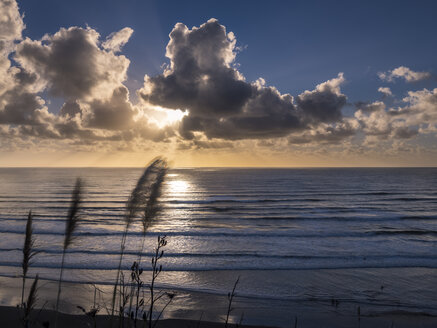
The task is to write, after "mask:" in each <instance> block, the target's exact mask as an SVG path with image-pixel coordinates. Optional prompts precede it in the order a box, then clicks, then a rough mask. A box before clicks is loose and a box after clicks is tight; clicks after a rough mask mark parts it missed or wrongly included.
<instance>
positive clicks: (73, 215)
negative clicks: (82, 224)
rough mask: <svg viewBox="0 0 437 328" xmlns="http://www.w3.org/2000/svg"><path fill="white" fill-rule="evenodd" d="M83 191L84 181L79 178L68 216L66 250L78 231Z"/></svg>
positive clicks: (65, 239)
mask: <svg viewBox="0 0 437 328" xmlns="http://www.w3.org/2000/svg"><path fill="white" fill-rule="evenodd" d="M81 189H82V181H81V180H80V179H79V178H78V179H77V180H76V185H75V187H74V190H73V194H72V197H71V205H70V208H69V209H68V216H67V221H66V225H65V236H64V249H67V248H68V246H70V244H71V242H72V240H73V232H74V230H76V227H77V224H78V222H79V215H78V212H79V208H80V203H81Z"/></svg>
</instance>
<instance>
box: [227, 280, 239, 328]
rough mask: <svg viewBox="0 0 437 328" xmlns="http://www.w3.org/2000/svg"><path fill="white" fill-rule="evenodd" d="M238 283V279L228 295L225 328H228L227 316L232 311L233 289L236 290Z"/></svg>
mask: <svg viewBox="0 0 437 328" xmlns="http://www.w3.org/2000/svg"><path fill="white" fill-rule="evenodd" d="M239 281H240V277H238V278H237V280H236V281H235V284H234V288H232V292H231V293H228V301H229V302H228V312H227V314H226V321H225V328H227V327H228V322H229V315H230V314H231V311H232V310H233V309H232V301H233V300H234V297H235V289H236V288H237V285H238V282H239Z"/></svg>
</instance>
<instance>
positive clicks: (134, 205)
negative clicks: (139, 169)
mask: <svg viewBox="0 0 437 328" xmlns="http://www.w3.org/2000/svg"><path fill="white" fill-rule="evenodd" d="M165 165H166V164H165V161H164V160H163V159H161V158H156V159H154V160H153V161H152V162H151V163H150V165H149V166H148V167H147V168H146V169H145V170H144V173H143V174H142V175H141V177H140V178H139V179H138V181H137V184H136V186H135V188H134V189H133V190H132V193H131V195H130V197H129V199H128V201H127V203H126V213H125V216H124V221H125V228H124V232H123V236H122V239H121V246H120V258H119V262H118V268H117V278H116V279H115V284H114V291H113V294H112V304H111V323H110V325H111V327H112V320H113V316H114V311H115V301H116V298H117V286H118V283H119V279H120V270H121V265H122V262H123V255H124V249H125V244H126V238H127V233H128V230H129V226H130V225H131V223H132V222H133V220H134V219H135V217H136V216H137V215H138V212H140V211H142V210H143V209H144V208H145V206H146V205H147V199H148V195H149V192H150V181H151V179H152V178H153V176H154V175H155V174H157V172H159V168H160V167H163V166H165Z"/></svg>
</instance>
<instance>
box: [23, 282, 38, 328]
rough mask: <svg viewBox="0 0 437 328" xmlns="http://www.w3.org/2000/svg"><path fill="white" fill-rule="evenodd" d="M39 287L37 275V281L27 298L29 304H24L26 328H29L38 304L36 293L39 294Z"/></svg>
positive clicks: (24, 323)
mask: <svg viewBox="0 0 437 328" xmlns="http://www.w3.org/2000/svg"><path fill="white" fill-rule="evenodd" d="M37 285H38V275H36V277H35V280H34V281H33V283H32V287H30V291H29V295H28V297H27V302H26V303H23V308H24V317H23V325H24V328H29V322H30V313H31V312H32V310H33V308H34V307H35V304H36V300H37V297H36V293H37Z"/></svg>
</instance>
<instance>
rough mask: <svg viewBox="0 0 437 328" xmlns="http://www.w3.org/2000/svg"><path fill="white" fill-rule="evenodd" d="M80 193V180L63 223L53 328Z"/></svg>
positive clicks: (76, 220)
mask: <svg viewBox="0 0 437 328" xmlns="http://www.w3.org/2000/svg"><path fill="white" fill-rule="evenodd" d="M81 193H82V182H81V180H80V179H77V180H76V185H75V187H74V189H73V193H72V196H71V205H70V208H69V210H68V216H67V220H66V222H65V234H64V245H63V249H62V260H61V270H60V273H59V280H58V294H57V297H56V307H55V311H56V316H55V328H57V326H58V316H59V300H60V298H61V285H62V279H63V274H64V264H65V254H66V251H67V249H68V247H69V246H70V245H71V243H72V241H73V238H74V235H73V233H74V230H76V228H77V225H78V223H79V215H78V214H79V209H80V204H81Z"/></svg>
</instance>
